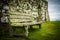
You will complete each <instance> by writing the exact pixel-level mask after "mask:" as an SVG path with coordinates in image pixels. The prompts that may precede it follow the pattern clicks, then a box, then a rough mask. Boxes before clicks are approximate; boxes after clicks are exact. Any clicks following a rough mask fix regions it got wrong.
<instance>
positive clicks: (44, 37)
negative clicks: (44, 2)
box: [5, 21, 60, 40]
mask: <svg viewBox="0 0 60 40" xmlns="http://www.w3.org/2000/svg"><path fill="white" fill-rule="evenodd" d="M35 27H37V26H35ZM5 40H9V39H5ZM10 40H60V21H51V22H43V23H42V26H41V29H35V30H32V31H30V33H29V39H24V38H23V39H22V38H21V37H18V38H16V37H15V38H10Z"/></svg>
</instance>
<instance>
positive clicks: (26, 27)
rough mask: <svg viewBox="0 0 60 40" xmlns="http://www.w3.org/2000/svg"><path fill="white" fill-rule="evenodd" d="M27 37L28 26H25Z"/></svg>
mask: <svg viewBox="0 0 60 40" xmlns="http://www.w3.org/2000/svg"><path fill="white" fill-rule="evenodd" d="M25 36H26V37H28V26H25Z"/></svg>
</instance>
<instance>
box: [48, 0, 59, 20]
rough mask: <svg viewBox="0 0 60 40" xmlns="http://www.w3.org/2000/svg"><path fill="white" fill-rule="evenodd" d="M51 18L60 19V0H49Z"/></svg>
mask: <svg viewBox="0 0 60 40" xmlns="http://www.w3.org/2000/svg"><path fill="white" fill-rule="evenodd" d="M48 11H49V15H50V20H60V0H48Z"/></svg>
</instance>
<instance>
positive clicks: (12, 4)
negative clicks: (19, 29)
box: [0, 0, 49, 35]
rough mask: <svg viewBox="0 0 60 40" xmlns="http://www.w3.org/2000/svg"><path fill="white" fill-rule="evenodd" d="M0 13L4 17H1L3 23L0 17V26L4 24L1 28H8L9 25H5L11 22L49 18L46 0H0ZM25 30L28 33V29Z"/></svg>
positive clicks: (38, 20)
mask: <svg viewBox="0 0 60 40" xmlns="http://www.w3.org/2000/svg"><path fill="white" fill-rule="evenodd" d="M0 13H1V15H0V18H2V17H3V16H4V17H5V19H2V20H3V24H2V23H1V19H0V25H1V24H2V25H1V27H3V25H4V24H5V25H4V27H3V28H5V27H6V28H9V27H10V26H9V27H8V26H6V25H11V24H13V23H16V24H18V23H22V22H33V21H35V22H40V21H48V20H49V14H48V2H47V1H46V0H0ZM7 20H9V22H8V21H7ZM7 23H8V24H7ZM26 32H27V33H28V30H27V31H26ZM26 35H27V34H26Z"/></svg>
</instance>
